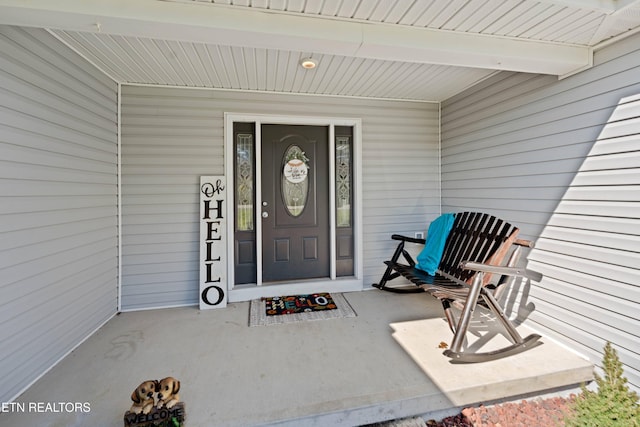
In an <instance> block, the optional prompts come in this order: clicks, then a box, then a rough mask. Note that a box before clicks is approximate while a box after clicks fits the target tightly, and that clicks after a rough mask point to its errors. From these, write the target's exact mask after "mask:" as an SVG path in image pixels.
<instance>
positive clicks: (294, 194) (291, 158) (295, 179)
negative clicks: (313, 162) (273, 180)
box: [281, 145, 309, 217]
mask: <svg viewBox="0 0 640 427" xmlns="http://www.w3.org/2000/svg"><path fill="white" fill-rule="evenodd" d="M282 163H283V168H282V178H281V181H282V199H283V200H282V201H283V203H284V206H285V207H286V209H287V212H288V213H289V214H290V215H291V216H294V217H297V216H300V215H301V214H302V212H304V208H305V205H306V203H307V196H308V194H309V180H308V174H309V159H308V158H307V156H306V155H305V153H304V151H302V149H301V148H300V147H299V146H297V145H291V146H290V147H289V148H287V150H286V151H285V152H284V157H283V159H282Z"/></svg>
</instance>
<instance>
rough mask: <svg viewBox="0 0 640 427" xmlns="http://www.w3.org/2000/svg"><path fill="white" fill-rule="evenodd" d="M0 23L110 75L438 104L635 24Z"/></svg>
mask: <svg viewBox="0 0 640 427" xmlns="http://www.w3.org/2000/svg"><path fill="white" fill-rule="evenodd" d="M0 24H9V25H21V26H30V27H40V28H46V29H48V30H49V31H50V32H51V33H52V34H53V35H55V36H56V37H57V38H59V39H60V40H61V41H63V42H64V43H66V44H67V45H68V46H69V47H71V48H72V49H74V50H76V51H77V52H78V53H80V54H81V55H83V56H84V57H85V58H87V59H88V60H89V61H91V62H92V63H93V64H94V65H96V66H97V67H98V68H100V69H101V70H102V71H104V72H105V73H106V74H108V75H109V76H110V77H112V78H113V79H114V80H116V81H118V82H120V83H132V84H157V85H170V86H187V87H205V88H221V89H236V90H256V91H273V92H284V93H310V94H322V95H341V96H358V97H374V98H390V99H407V100H419V101H442V100H445V99H447V98H449V97H451V96H453V95H455V94H456V93H459V92H460V91H462V90H464V89H465V88H467V87H469V86H471V85H473V84H475V83H477V82H479V81H481V80H483V79H485V78H486V77H488V76H490V75H492V74H493V73H495V72H497V71H500V70H511V71H521V72H532V73H543V74H553V75H558V76H563V75H569V74H572V73H575V72H578V71H580V70H582V69H585V68H587V67H589V65H590V64H591V60H592V54H593V50H594V48H596V49H597V48H598V46H600V45H601V44H602V43H608V42H609V41H612V40H615V39H616V38H620V37H623V36H625V35H629V34H632V33H634V32H637V31H638V30H640V0H102V1H93V0H91V1H88V0H56V1H53V0H30V1H29V2H25V1H23V0H0ZM304 57H313V58H314V59H316V60H317V62H318V66H317V67H316V68H315V69H313V70H305V69H303V68H301V67H300V66H299V61H300V59H301V58H304Z"/></svg>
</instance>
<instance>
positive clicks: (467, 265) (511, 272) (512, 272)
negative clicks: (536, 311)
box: [460, 261, 542, 282]
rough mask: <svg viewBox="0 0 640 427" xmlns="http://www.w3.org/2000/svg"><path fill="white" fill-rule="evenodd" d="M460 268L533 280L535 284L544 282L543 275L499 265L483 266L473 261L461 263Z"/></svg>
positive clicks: (524, 269)
mask: <svg viewBox="0 0 640 427" xmlns="http://www.w3.org/2000/svg"><path fill="white" fill-rule="evenodd" d="M460 267H462V268H464V269H467V270H474V271H482V272H485V273H494V274H500V275H503V276H520V277H526V278H527V279H531V280H533V281H534V282H539V281H541V280H542V273H538V272H537V271H533V270H528V269H526V268H520V267H502V266H499V265H490V264H483V263H480V262H472V261H462V262H461V263H460Z"/></svg>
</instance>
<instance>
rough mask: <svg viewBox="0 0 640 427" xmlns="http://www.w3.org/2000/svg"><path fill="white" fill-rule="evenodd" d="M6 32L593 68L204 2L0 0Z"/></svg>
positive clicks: (545, 54) (456, 38)
mask: <svg viewBox="0 0 640 427" xmlns="http://www.w3.org/2000/svg"><path fill="white" fill-rule="evenodd" d="M594 1H595V0H594ZM0 24H8V25H19V26H27V27H40V28H50V29H57V30H68V31H84V32H93V33H97V32H102V33H107V34H116V35H121V36H132V37H147V38H154V39H164V40H178V41H187V42H198V43H208V44H221V45H229V46H244V47H254V48H265V49H279V50H293V51H298V52H304V53H308V54H316V53H317V54H331V55H342V56H355V57H361V58H373V59H381V60H391V61H404V62H413V63H429V64H440V65H451V66H460V67H473V68H486V69H494V70H509V71H522V72H531V73H541V74H553V75H564V74H568V73H571V72H573V71H575V70H577V69H581V68H584V67H585V66H588V65H589V64H590V61H591V50H590V49H589V48H587V47H583V46H573V45H562V44H557V43H548V42H540V41H531V40H518V39H514V38H507V37H498V36H487V35H478V34H469V33H457V32H453V31H442V30H433V29H426V28H417V27H409V26H400V25H389V24H378V23H363V22H353V21H348V20H338V19H327V18H322V17H316V16H309V17H307V16H302V15H293V14H283V13H273V12H269V11H265V10H257V9H251V8H239V7H220V6H216V5H212V4H200V3H198V2H188V3H183V2H171V1H158V0H136V1H130V0H103V1H86V0H57V1H55V2H52V1H51V0H30V1H28V2H25V1H24V0H0Z"/></svg>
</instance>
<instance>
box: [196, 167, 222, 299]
mask: <svg viewBox="0 0 640 427" xmlns="http://www.w3.org/2000/svg"><path fill="white" fill-rule="evenodd" d="M223 183H224V176H201V177H200V309H201V310H202V309H209V308H222V307H226V306H227V259H226V258H227V257H226V248H227V239H226V235H227V221H226V209H227V207H226V203H227V199H226V191H225V188H224V186H223Z"/></svg>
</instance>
